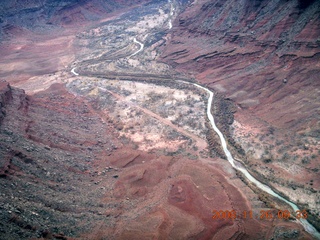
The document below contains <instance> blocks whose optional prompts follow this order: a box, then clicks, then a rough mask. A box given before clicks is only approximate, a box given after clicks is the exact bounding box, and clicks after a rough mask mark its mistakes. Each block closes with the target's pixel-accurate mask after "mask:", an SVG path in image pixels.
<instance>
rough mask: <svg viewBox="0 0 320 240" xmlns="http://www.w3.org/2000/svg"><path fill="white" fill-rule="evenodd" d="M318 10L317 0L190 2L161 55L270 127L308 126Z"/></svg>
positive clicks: (313, 105)
mask: <svg viewBox="0 0 320 240" xmlns="http://www.w3.org/2000/svg"><path fill="white" fill-rule="evenodd" d="M319 9H320V2H319V1H307V2H306V1H300V2H299V1H282V0H281V1H280V0H278V1H270V0H262V1H248V0H243V1H234V0H228V1H220V0H218V1H207V0H199V1H194V2H192V3H190V4H189V5H188V6H187V8H186V10H185V11H184V12H182V13H181V14H180V15H179V17H177V18H176V20H175V23H174V31H172V37H171V42H170V43H169V44H168V45H167V46H166V48H165V49H164V53H163V55H162V57H163V60H164V61H167V62H169V63H170V64H173V65H174V66H176V67H177V68H178V69H180V70H185V72H188V73H190V74H191V75H195V76H196V78H197V79H199V80H200V81H201V82H202V83H204V84H207V85H208V86H210V87H211V88H214V89H215V90H218V91H220V92H223V93H224V94H225V95H226V96H227V97H230V98H231V99H233V100H234V101H236V102H237V103H238V106H239V107H241V108H243V109H246V111H247V112H248V111H249V112H250V113H251V114H254V115H255V116H257V117H259V118H261V119H263V120H264V121H267V122H268V123H270V124H272V125H274V126H275V127H278V128H285V129H295V130H302V129H306V128H310V129H311V131H315V129H316V127H319V122H318V123H317V124H318V125H317V124H316V125H315V124H314V117H315V112H316V109H317V103H318V102H319V100H320V99H319V94H318V92H317V88H318V87H319V80H318V79H319V77H318V76H319V73H320V69H319V59H320V39H319V36H320V20H319V16H320V10H319ZM190 69H191V70H190ZM305 103H308V104H305ZM279 113H281V116H279V115H280V114H279Z"/></svg>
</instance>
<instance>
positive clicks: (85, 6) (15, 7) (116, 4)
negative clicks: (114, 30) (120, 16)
mask: <svg viewBox="0 0 320 240" xmlns="http://www.w3.org/2000/svg"><path fill="white" fill-rule="evenodd" d="M143 2H146V1H144V0H134V1H122V0H111V1H103V0H93V1H89V0H80V1H76V0H63V1H45V0H38V1H7V0H5V1H2V2H1V4H0V29H1V30H0V33H1V34H0V36H1V37H0V40H3V39H7V38H8V37H14V36H16V35H22V34H24V33H25V32H28V31H33V32H37V33H47V32H48V31H50V30H52V29H60V28H61V27H62V26H68V25H73V24H76V25H81V24H83V23H84V22H86V21H92V20H98V19H100V18H102V17H103V16H105V15H106V14H108V13H111V12H114V11H117V10H123V9H124V8H127V7H131V6H134V5H137V4H140V3H143Z"/></svg>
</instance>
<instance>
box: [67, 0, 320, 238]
mask: <svg viewBox="0 0 320 240" xmlns="http://www.w3.org/2000/svg"><path fill="white" fill-rule="evenodd" d="M168 2H169V3H170V4H171V12H170V15H171V16H172V15H173V10H174V8H173V5H172V2H171V0H168ZM171 28H172V23H171V18H170V21H169V29H171ZM133 42H134V43H137V44H139V45H140V49H139V50H137V51H136V52H134V53H133V54H131V55H130V56H128V57H129V58H130V57H132V56H135V55H136V54H138V53H139V52H141V51H142V50H143V49H144V44H143V43H141V42H139V41H138V40H137V39H136V38H134V39H133ZM71 72H72V73H73V74H74V75H76V76H78V75H79V74H78V73H77V72H75V68H73V69H72V70H71ZM176 82H181V83H184V84H189V85H190V84H192V85H194V86H195V87H197V88H200V89H202V90H204V91H206V92H207V93H208V94H209V98H208V105H207V116H208V119H209V121H210V124H211V126H212V128H213V130H214V131H215V132H216V133H217V134H218V136H219V138H220V141H221V145H222V148H223V151H224V153H225V155H226V157H227V160H228V161H229V163H230V164H231V166H232V167H233V168H234V169H236V170H238V171H240V172H242V173H243V174H244V175H245V176H246V178H247V179H248V180H249V181H251V182H252V183H254V184H255V185H256V186H257V187H258V188H260V189H261V190H263V191H264V192H266V193H268V194H270V195H272V196H274V197H276V198H278V199H279V200H281V201H283V202H285V203H287V204H288V205H290V206H291V207H292V208H293V210H294V211H297V210H299V208H298V206H297V205H295V204H294V203H292V202H290V201H288V200H287V199H285V198H283V197H281V196H280V195H279V194H277V193H276V192H275V191H273V190H272V189H271V188H270V187H269V186H267V185H265V184H263V183H261V182H260V181H258V180H257V179H255V178H254V177H253V176H252V175H251V174H250V173H249V172H248V171H247V169H245V168H244V167H242V166H239V165H237V164H235V163H236V162H235V160H234V158H233V157H232V155H231V153H230V151H229V150H228V147H227V142H226V140H225V138H224V136H223V134H222V133H221V131H220V130H219V129H218V128H217V126H216V124H215V122H214V117H213V115H212V114H211V106H212V101H213V92H212V91H210V90H209V89H208V88H205V87H203V86H201V85H199V84H196V83H191V82H186V81H182V80H176ZM103 90H105V89H103ZM113 94H114V93H113ZM117 97H118V98H119V96H117ZM135 107H137V106H135ZM143 110H144V111H146V110H145V109H143ZM147 113H148V114H149V115H152V116H153V114H154V113H152V112H147ZM153 117H157V116H153ZM162 120H163V119H162ZM170 124H171V123H167V125H170ZM171 127H172V126H171ZM189 137H194V136H191V134H190V135H189ZM197 140H199V139H197ZM299 221H300V223H301V224H302V225H303V227H304V229H305V230H306V231H307V232H309V233H310V234H312V235H313V236H314V237H316V238H317V239H320V234H319V232H318V231H317V230H316V229H315V228H314V227H313V226H312V225H311V224H310V223H309V222H308V221H307V220H305V219H299Z"/></svg>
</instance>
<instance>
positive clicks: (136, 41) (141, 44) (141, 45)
mask: <svg viewBox="0 0 320 240" xmlns="http://www.w3.org/2000/svg"><path fill="white" fill-rule="evenodd" d="M133 42H135V43H138V44H139V45H140V49H139V50H138V51H136V52H134V53H133V54H131V55H130V56H129V58H130V57H132V56H134V55H136V54H138V53H139V52H141V51H142V50H143V48H144V44H143V43H141V42H139V41H138V40H137V39H136V38H134V39H133Z"/></svg>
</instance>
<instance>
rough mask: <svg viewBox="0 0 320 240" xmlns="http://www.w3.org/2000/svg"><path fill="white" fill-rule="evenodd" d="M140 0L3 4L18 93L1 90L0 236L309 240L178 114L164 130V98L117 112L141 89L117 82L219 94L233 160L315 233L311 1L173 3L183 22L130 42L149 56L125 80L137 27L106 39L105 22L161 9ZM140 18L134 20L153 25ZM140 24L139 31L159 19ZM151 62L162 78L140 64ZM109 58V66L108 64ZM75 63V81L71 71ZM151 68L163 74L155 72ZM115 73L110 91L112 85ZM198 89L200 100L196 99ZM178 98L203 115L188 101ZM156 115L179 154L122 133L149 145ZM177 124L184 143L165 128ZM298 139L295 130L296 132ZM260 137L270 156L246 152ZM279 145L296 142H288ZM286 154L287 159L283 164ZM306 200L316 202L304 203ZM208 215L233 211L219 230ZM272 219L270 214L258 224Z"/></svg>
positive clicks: (217, 109)
mask: <svg viewBox="0 0 320 240" xmlns="http://www.w3.org/2000/svg"><path fill="white" fill-rule="evenodd" d="M145 2H146V1H131V2H128V1H99V0H94V1H71V0H69V1H67V0H66V1H62V2H60V3H58V2H55V1H53V2H52V3H51V4H49V5H48V4H47V3H46V2H42V1H37V2H35V1H27V2H26V3H25V4H19V3H17V2H15V3H13V2H11V1H4V3H3V5H2V6H1V8H0V11H1V12H3V13H5V14H2V15H1V22H0V24H1V27H2V30H1V31H2V33H4V34H3V35H2V36H3V38H2V43H1V44H0V53H1V54H2V58H1V60H0V68H1V73H0V77H1V79H5V80H7V81H8V82H10V84H11V85H10V84H8V82H5V81H3V80H1V81H0V107H1V109H0V199H1V200H0V238H1V239H312V236H310V235H309V234H308V233H307V232H305V230H304V229H303V227H302V226H301V225H300V224H299V223H297V222H294V221H291V220H293V218H292V219H290V221H289V220H284V219H278V217H277V213H278V209H283V210H286V209H289V208H288V206H286V205H284V204H283V203H281V202H279V201H277V200H276V199H273V198H271V197H270V196H267V195H266V194H264V193H263V192H261V191H259V190H258V189H256V188H255V187H254V186H252V185H251V184H250V183H248V182H247V181H246V180H244V179H243V178H242V176H240V175H239V173H237V172H235V171H234V169H232V167H231V166H230V164H229V163H228V162H227V161H225V160H224V159H221V158H220V156H221V157H224V156H223V153H222V151H221V148H220V146H219V144H220V142H219V141H217V137H216V136H215V134H214V133H213V132H212V130H211V129H210V128H208V126H206V128H205V130H206V138H207V139H205V138H203V139H201V138H200V137H193V135H192V134H190V133H188V134H186V132H187V130H185V129H183V127H184V126H183V124H184V122H183V120H181V119H183V116H181V117H180V119H178V120H176V121H172V120H171V121H169V120H167V119H165V117H164V116H163V115H161V114H160V113H159V112H160V110H161V109H160V110H159V112H158V108H156V107H157V106H156V105H157V104H155V103H156V102H157V101H158V102H160V100H159V99H161V97H162V96H161V94H159V93H156V92H153V95H152V94H151V98H150V99H149V100H148V101H146V102H148V104H141V105H140V106H133V107H132V108H131V109H129V108H125V107H126V105H130V104H131V105H135V104H136V105H138V104H139V101H138V100H139V96H138V95H139V94H141V95H143V93H139V94H136V95H137V96H136V101H135V102H134V103H133V102H130V101H128V102H125V100H126V99H125V98H126V97H127V96H131V95H134V93H133V92H134V91H135V92H137V91H136V90H134V88H136V87H135V85H129V86H131V88H132V92H130V91H128V89H127V90H126V89H125V88H121V85H123V86H124V85H125V84H128V83H126V82H125V81H123V80H124V79H125V80H128V79H129V80H131V81H142V82H144V84H146V85H147V84H148V81H150V82H151V83H157V84H159V85H161V86H163V85H164V86H166V87H169V88H171V89H179V90H181V91H182V92H183V91H184V90H185V89H187V90H188V91H193V90H194V89H192V88H188V87H184V88H183V87H181V86H179V84H178V85H176V84H173V83H171V82H170V81H169V83H168V81H167V80H168V78H169V79H171V78H172V79H175V76H179V78H180V76H183V75H181V74H180V72H184V73H187V74H191V75H192V76H194V77H195V78H196V79H197V80H199V81H200V82H202V83H203V84H207V85H208V86H209V87H210V88H212V89H215V90H216V91H220V92H221V93H216V96H215V98H216V99H215V102H214V106H213V109H212V112H213V113H214V114H215V117H216V121H217V122H218V124H219V127H220V128H221V129H222V130H223V132H224V134H225V135H226V136H227V138H228V141H229V144H230V147H232V149H231V150H232V152H233V153H234V154H235V155H236V156H237V157H238V158H241V159H242V161H243V162H244V163H245V165H246V166H247V167H249V168H250V170H251V171H252V172H253V173H254V174H255V175H256V176H258V177H259V178H260V179H262V180H263V181H266V182H267V183H268V184H272V187H274V188H277V189H278V190H279V191H282V194H284V195H288V196H289V198H290V199H293V200H294V201H296V202H297V201H300V202H301V203H306V204H310V205H302V207H306V208H307V209H308V213H310V216H311V215H312V214H313V215H312V216H311V217H312V218H313V219H314V222H316V221H317V216H316V214H315V212H316V211H317V209H318V207H319V205H318V203H316V202H312V201H313V199H315V198H316V196H318V195H317V194H318V191H319V190H318V189H319V187H320V185H319V184H320V182H319V178H318V177H317V171H316V170H315V169H318V165H317V164H318V159H317V156H318V155H315V154H318V153H319V152H316V151H317V145H316V144H314V142H315V139H317V137H318V135H317V131H318V129H319V127H317V125H316V124H318V121H319V118H318V115H317V101H316V100H315V99H317V98H318V95H317V87H318V82H319V81H317V78H316V77H317V74H318V72H319V64H318V62H319V61H318V58H319V53H318V50H319V43H318V41H317V39H316V38H317V36H319V23H318V22H317V21H318V20H317V19H318V17H319V10H318V9H319V3H318V2H317V1H314V2H312V1H310V2H308V4H307V3H302V2H301V3H298V2H294V1H281V2H278V3H275V2H274V1H273V2H271V1H252V2H248V1H244V2H242V3H241V4H243V5H241V4H240V5H239V4H235V1H231V0H229V1H215V2H210V1H205V0H199V1H194V2H189V3H186V2H185V1H181V2H174V4H176V5H174V6H175V7H176V8H177V9H178V10H179V11H180V12H179V15H177V16H176V19H175V21H174V22H173V28H172V29H171V30H170V31H169V32H167V23H166V24H164V26H165V27H164V26H162V28H160V30H159V29H157V28H152V31H150V33H152V34H150V33H149V32H148V34H146V35H143V34H140V35H137V37H138V40H140V41H142V39H143V40H145V41H146V44H145V45H146V46H145V48H146V50H144V51H145V52H146V53H144V54H145V55H143V54H140V55H137V56H135V57H134V58H132V59H129V60H130V61H131V62H132V63H130V64H133V65H134V66H135V67H133V68H131V69H130V68H129V67H128V65H125V64H127V63H126V61H128V62H129V60H128V59H126V60H124V57H125V56H127V55H129V54H132V53H134V52H135V51H136V50H137V49H138V48H137V46H136V45H137V44H133V43H132V38H133V36H136V35H125V34H127V33H128V32H129V33H130V34H131V31H134V30H132V29H134V28H133V27H132V26H131V25H129V27H128V29H130V30H128V31H124V30H123V31H122V32H115V33H118V34H119V35H112V34H114V32H112V34H111V30H108V28H107V27H108V26H109V25H110V26H112V27H113V26H122V25H123V26H127V25H125V24H127V22H128V23H131V22H134V21H138V20H136V18H137V19H138V18H139V16H138V15H139V14H147V13H148V12H152V11H153V8H156V11H155V12H158V9H157V7H158V5H156V4H158V2H157V1H154V3H153V4H155V5H152V4H149V5H148V4H147V5H143V4H144V3H145ZM165 2H166V1H165ZM249 3H250V4H249ZM159 4H160V2H159ZM166 4H169V3H167V2H166ZM154 6H156V7H154ZM163 6H164V7H163V9H164V12H165V11H168V12H170V10H169V9H170V8H168V9H167V10H166V9H165V5H163ZM168 6H169V7H171V8H172V6H170V5H168ZM136 7H141V8H136ZM131 11H132V12H131ZM276 11H278V14H276ZM130 13H133V14H130ZM138 13H139V14H138ZM125 14H128V15H125ZM161 14H162V13H161V11H160V16H162V15H161ZM175 14H176V13H175ZM122 15H124V16H125V17H124V18H123V19H121V18H120V17H121V16H122ZM142 16H144V15H142ZM145 16H146V17H142V18H143V20H145V19H147V18H148V17H149V16H148V15H145ZM150 18H151V19H152V16H151V17H150ZM153 18H154V17H153ZM17 19H19V20H17ZM119 19H120V20H119ZM35 20H36V21H35ZM311 20H312V21H311ZM109 21H110V22H109ZM113 21H114V22H113ZM121 21H123V22H125V23H123V22H121ZM154 21H155V20H154ZM147 23H148V24H146V23H144V24H141V25H137V26H140V27H141V26H147V25H152V24H153V22H152V21H150V23H149V22H147ZM108 24H109V25H108ZM106 26H107V27H106ZM113 28H114V27H113ZM106 29H107V30H106ZM104 31H105V32H104ZM108 31H109V32H108ZM157 31H159V32H160V33H159V34H158V32H157ZM148 36H149V38H148ZM159 36H160V37H159ZM143 37H144V38H143ZM108 39H111V40H109V42H108V43H106V42H107V40H108ZM164 39H166V41H167V42H166V41H165V40H164ZM104 44H105V45H106V46H104ZM117 44H118V45H117ZM119 46H120V47H119ZM104 47H106V49H107V50H105V49H104ZM117 47H118V48H119V49H120V50H119V49H118V48H117ZM159 47H160V48H159ZM149 48H150V49H151V50H150V52H152V54H149V53H150V52H148V51H149V50H148V49H149ZM128 53H129V54H128ZM160 53H161V61H165V62H167V63H169V65H170V68H169V67H164V66H163V65H156V63H153V62H152V61H150V60H149V58H150V55H157V54H160ZM90 54H92V55H90ZM148 54H149V55H148ZM139 60H140V61H141V62H142V64H140V65H139V63H138V62H139ZM108 61H111V64H110V65H111V66H107V67H105V66H104V65H103V64H106V62H108ZM150 62H152V63H150ZM99 64H101V65H99ZM146 64H150V65H146ZM157 64H158V63H157ZM159 64H160V63H159ZM119 66H120V67H119ZM158 66H161V67H159V68H158ZM74 67H76V71H77V72H79V73H80V75H75V74H71V73H70V70H71V69H72V68H74ZM104 67H105V68H104ZM117 67H118V68H117ZM153 68H155V69H157V71H159V72H161V71H162V69H165V70H163V72H161V74H159V73H158V72H156V71H155V72H153V71H154V70H153ZM110 69H111V70H110ZM119 69H120V70H119ZM128 69H129V70H128ZM159 69H160V70H159ZM168 69H169V70H168ZM117 71H118V72H117ZM121 74H122V75H121ZM86 75H87V76H86ZM118 76H120V78H121V80H119V79H118V78H119V77H118ZM156 76H158V77H156ZM172 76H173V77H172ZM108 77H110V79H115V80H116V81H114V83H113V82H112V83H106V84H105V82H108V81H109V80H110V79H108ZM184 78H186V77H185V76H184ZM172 79H171V80H172ZM284 79H286V80H285V81H284ZM103 84H105V85H103ZM107 84H109V85H107ZM17 86H18V87H19V88H17ZM107 86H109V88H107ZM20 88H23V89H25V90H26V92H27V94H26V93H25V91H24V90H22V89H20ZM101 88H103V89H104V91H102V90H101ZM150 88H157V86H156V85H152V86H151V87H150ZM110 89H111V90H110ZM125 90H126V91H125ZM130 90H131V89H130ZM147 90H148V88H147V87H146V86H145V89H144V91H147ZM187 90H185V91H187ZM162 91H163V90H162ZM182 92H180V93H179V94H177V95H178V96H176V97H177V99H179V97H181V96H180V94H181V95H183V94H182ZM187 93H188V94H189V92H187ZM130 94H131V95H130ZM163 94H164V95H165V94H166V93H163ZM194 94H195V96H194V97H195V98H199V99H200V100H201V94H203V93H201V92H197V91H195V93H194ZM197 94H198V95H199V96H198V95H197ZM173 95H174V94H173ZM152 97H154V98H152ZM204 97H205V96H204ZM225 97H227V99H225ZM157 98H158V99H157ZM146 99H147V98H146ZM151 100H152V101H151ZM200 100H199V101H200ZM161 101H162V100H161ZM174 101H176V100H174ZM184 101H186V102H187V101H188V102H189V103H191V104H194V105H196V104H195V103H194V102H193V101H192V99H188V98H187V99H186V100H184ZM164 102H165V103H164V105H165V104H167V105H168V106H171V105H170V104H172V103H170V101H169V102H168V100H167V101H164ZM171 102H173V100H172V101H171ZM306 103H308V104H306ZM117 104H118V105H117ZM123 106H125V107H123ZM120 107H123V109H124V110H123V112H120V113H121V114H123V115H121V116H120V113H119V112H117V111H119V109H120V110H122V108H120ZM134 107H135V108H136V110H133V109H134ZM178 107H179V108H181V109H184V108H185V107H186V106H185V105H183V104H181V103H180V105H178ZM137 109H138V110H139V111H137ZM155 109H157V111H156V110H155ZM173 109H174V108H173ZM194 109H197V108H194ZM194 109H191V110H192V111H195V110H194ZM140 110H141V111H140ZM203 110H204V111H205V109H203ZM293 110H295V111H293ZM134 111H137V112H138V113H137V114H136V113H135V112H134ZM161 111H164V110H163V109H162V110H161ZM188 111H189V114H190V116H191V112H190V109H187V110H184V112H188ZM236 111H237V112H236ZM272 111H274V112H272ZM235 112H236V113H235ZM234 113H235V114H234ZM269 113H271V114H269ZM279 113H281V114H279ZM282 113H283V114H282ZM130 114H131V116H134V117H137V119H139V117H140V116H142V117H141V120H140V123H137V125H138V127H136V128H135V127H133V126H129V125H130V121H127V122H126V121H125V116H130ZM135 114H136V115H135ZM201 114H203V113H201ZM201 114H200V113H198V115H199V116H202V115H201ZM133 119H134V118H133V117H132V122H133ZM150 119H151V120H152V121H151V120H150ZM158 120H159V121H160V122H161V121H162V123H161V124H163V123H166V125H165V130H162V132H161V133H159V135H160V134H161V135H160V136H161V139H165V140H166V141H168V142H167V145H168V146H167V147H168V148H169V147H171V146H169V145H173V144H172V142H175V141H176V142H179V141H181V142H182V143H183V144H181V145H179V144H177V146H178V147H180V148H181V149H180V150H179V149H178V150H177V151H174V152H168V151H164V150H158V151H156V150H149V151H147V150H145V151H144V150H141V148H139V147H140V146H139V145H137V143H136V142H134V140H132V139H130V138H127V137H124V136H123V133H124V132H125V131H128V129H129V130H130V129H131V130H132V129H133V130H132V131H133V132H134V131H135V132H134V133H133V136H136V135H138V136H139V134H145V132H144V131H146V135H145V136H144V140H143V141H142V142H141V143H140V144H141V145H143V144H145V143H148V144H149V145H150V142H148V141H151V140H150V139H151V138H150V139H148V137H152V136H150V135H152V134H150V131H151V130H150V131H149V129H151V128H152V127H155V126H156V125H157V124H159V123H158V122H159V121H158ZM155 122H156V124H155ZM199 122H200V121H199ZM173 124H175V125H176V126H175V127H174V129H175V130H176V131H177V132H179V134H180V135H179V134H177V133H175V132H174V131H169V130H170V129H171V128H173V127H172V126H171V125H173ZM140 125H145V126H140ZM159 125H160V124H159ZM230 125H231V127H230ZM157 126H158V125H157ZM191 126H193V125H191ZM143 127H145V128H146V129H147V130H145V129H144V128H143ZM137 129H138V130H137ZM139 129H140V130H139ZM166 130H167V131H168V132H169V133H170V134H167V133H166ZM298 130H299V133H300V134H304V135H301V136H300V135H298V134H295V133H292V135H290V134H291V133H290V131H298ZM139 131H140V132H139ZM125 133H128V132H125ZM135 134H136V135H135ZM166 134H167V135H166ZM193 134H194V133H193ZM284 134H287V135H286V136H285V137H284ZM261 137H262V140H259V138H261ZM198 139H200V140H201V141H202V142H205V140H206V141H207V142H208V147H207V148H206V149H205V150H206V151H202V150H203V149H201V152H200V153H199V149H198V148H197V144H195V143H194V142H193V141H195V142H196V143H197V141H198V143H199V142H200V141H199V140H198ZM305 139H308V140H309V142H308V144H307V143H305V142H304V141H305ZM169 140H170V142H169ZM187 140H188V141H187ZM258 140H259V141H262V142H264V145H262V146H260V145H259V146H257V147H256V149H257V151H258V150H259V151H260V149H262V150H261V151H263V154H262V155H263V157H261V158H260V157H256V155H255V154H257V153H252V152H250V150H251V148H252V147H251V146H247V145H245V144H247V143H248V144H249V143H252V142H254V141H258ZM276 140H278V141H281V142H280V144H277V145H278V146H275V150H274V151H272V150H271V149H269V147H270V146H271V145H272V144H276V143H275V141H276ZM284 140H290V141H288V145H286V144H284ZM144 141H145V142H144ZM184 141H185V142H184ZM251 141H252V142H251ZM295 141H302V142H301V147H300V148H297V149H296V150H293V148H294V146H295V145H294V143H295ZM192 144H193V145H192ZM290 144H291V145H290ZM182 145H183V146H185V147H184V148H182V147H181V146H182ZM202 145H203V144H202ZM202 145H201V146H202ZM204 145H205V144H204ZM282 145H284V146H286V147H287V148H285V149H282V148H281V147H282ZM175 147H176V146H175ZM139 149H140V150H139ZM266 149H267V150H269V153H266V152H264V151H265V150H266ZM288 149H289V150H288ZM286 150H288V151H289V152H290V155H289V156H286V157H285V158H284V156H282V155H283V154H284V151H286ZM184 151H186V152H184ZM274 152H276V153H274ZM310 152H311V153H312V154H314V155H315V156H316V157H314V158H312V157H310V159H309V158H308V159H304V161H305V162H307V163H303V164H302V163H301V164H300V162H299V164H291V162H290V158H291V155H293V154H296V155H298V156H302V157H303V156H304V155H305V154H308V153H310ZM276 154H277V155H276ZM209 155H211V157H210V156H209ZM218 156H219V157H218ZM276 157H279V158H280V157H281V161H276V160H275V158H276ZM269 160H270V161H269ZM308 161H309V162H308ZM281 164H282V165H281ZM291 165H294V166H297V168H298V170H297V169H296V168H294V169H293V168H292V169H291V168H290V171H292V172H290V174H291V175H290V174H289V173H287V172H285V170H284V169H285V168H286V169H289V167H288V166H291ZM295 171H296V172H299V174H300V175H299V178H298V177H297V176H295V174H296V172H295ZM272 174H273V175H272ZM277 175H278V176H280V175H281V176H283V179H278V177H277ZM302 176H303V177H302ZM271 178H272V179H274V180H272V179H271ZM297 179H298V180H297ZM306 179H307V183H305V181H306ZM311 180H312V181H311ZM305 185H307V187H306V186H305ZM288 187H289V188H290V191H288V189H287V188H288ZM293 188H295V189H294V190H293ZM295 191H299V194H297V193H296V192H295ZM308 194H309V196H310V198H308V199H311V200H310V202H308V199H307V198H306V199H302V198H305V196H308ZM214 210H217V211H220V210H221V211H232V210H234V212H235V213H236V214H237V216H236V217H235V219H231V218H226V219H224V218H219V217H218V218H216V219H214V217H213V216H215V214H214ZM289 210H290V209H289ZM244 211H245V212H246V213H247V215H246V216H244ZM250 211H252V218H250V214H249V213H250ZM266 211H268V212H269V213H272V215H273V217H272V218H270V219H266V218H264V217H262V219H261V218H260V216H261V214H262V213H264V212H266Z"/></svg>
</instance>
